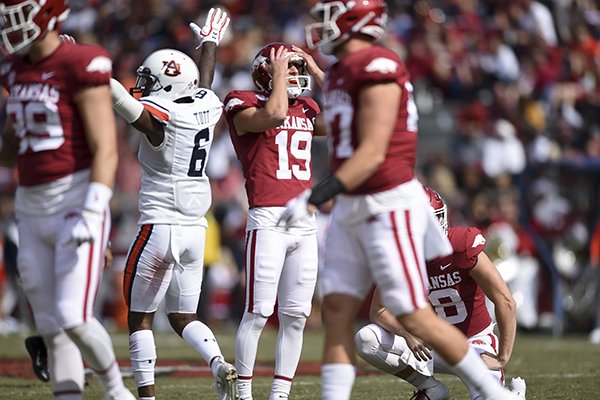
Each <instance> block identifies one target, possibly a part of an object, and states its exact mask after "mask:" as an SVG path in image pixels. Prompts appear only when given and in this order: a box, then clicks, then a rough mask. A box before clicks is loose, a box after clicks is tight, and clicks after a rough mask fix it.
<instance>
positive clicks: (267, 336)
mask: <svg viewBox="0 0 600 400" xmlns="http://www.w3.org/2000/svg"><path fill="white" fill-rule="evenodd" d="M216 334H217V338H218V340H219V343H220V345H221V348H222V350H223V353H224V355H225V356H226V358H227V359H228V360H232V358H233V344H234V334H235V332H233V331H223V332H216ZM275 337H276V332H275V331H274V330H266V331H265V333H264V334H263V337H262V339H261V344H260V348H259V353H258V361H259V363H260V366H261V369H262V371H263V372H265V375H270V374H271V370H272V365H273V359H274V350H273V347H274V341H275ZM113 341H114V344H115V348H116V351H117V355H118V357H119V359H120V360H122V361H123V364H127V359H128V353H127V351H128V342H127V336H126V335H125V334H114V335H113ZM321 348H322V336H321V333H320V332H319V331H310V332H306V334H305V342H304V350H303V353H302V361H301V362H303V363H305V364H304V365H312V366H313V368H312V369H313V370H314V369H315V368H314V366H315V365H314V363H318V361H319V359H320V355H321ZM157 351H158V356H159V361H158V363H157V365H158V366H159V367H160V366H161V361H164V362H165V364H167V363H166V362H167V361H179V362H182V363H183V364H184V365H188V366H190V367H192V368H190V369H193V370H194V371H196V372H197V371H199V370H201V369H203V367H204V366H205V364H204V363H203V362H202V361H199V360H198V357H196V356H195V354H194V352H193V350H191V349H190V348H189V347H187V345H185V343H184V342H183V341H182V340H181V339H180V338H179V337H177V336H176V335H175V334H161V335H159V336H157ZM26 356H27V354H26V351H25V348H24V346H23V338H22V337H20V336H8V337H0V374H1V375H0V399H19V400H29V399H36V400H37V399H50V398H51V397H52V396H51V392H50V387H49V385H48V384H44V383H41V382H39V381H37V380H35V379H33V378H31V375H29V376H27V374H25V375H23V376H19V374H15V373H14V372H15V371H14V369H13V370H9V372H7V371H6V367H7V366H8V368H14V367H11V366H10V365H11V363H12V364H21V367H23V363H22V362H21V363H19V362H18V360H23V359H26ZM2 364H4V366H5V367H4V368H1V365H2ZM28 365H29V364H26V366H27V372H28ZM257 370H258V368H257ZM304 370H305V371H309V370H311V368H304ZM360 371H361V373H360V374H359V376H358V377H357V379H356V382H355V385H354V389H353V392H352V399H356V400H359V399H361V400H376V399H377V400H392V399H394V400H399V399H409V398H410V397H411V395H412V387H411V386H409V385H408V384H406V383H403V382H400V381H399V380H398V379H395V378H393V377H391V376H387V375H384V374H380V373H378V372H377V371H374V370H373V369H371V368H368V367H367V366H366V365H364V364H361V365H360ZM124 372H125V373H126V374H127V373H128V369H127V368H124ZM317 372H318V370H317ZM188 375H189V376H188V377H185V376H182V374H181V373H179V374H167V373H161V374H160V375H158V376H157V379H156V385H157V399H177V400H184V399H216V393H215V392H213V391H211V389H210V385H211V384H212V379H211V378H209V377H206V375H207V374H206V373H195V372H192V373H189V374H188ZM513 376H522V377H523V378H525V380H526V381H527V398H528V399H540V400H551V399H560V400H584V399H585V400H593V399H600V346H594V345H591V344H589V342H588V341H587V339H586V337H584V336H569V337H564V338H561V339H553V338H552V337H550V336H542V335H533V334H520V335H519V336H518V338H517V343H516V346H515V350H514V353H513V357H512V359H511V362H510V364H509V366H508V368H507V370H506V377H507V382H509V381H510V378H511V377H513ZM441 380H442V381H444V382H445V383H446V384H448V386H449V387H450V390H451V393H452V399H456V400H459V399H468V395H467V392H466V390H465V389H464V387H463V385H462V384H461V383H460V382H459V381H458V380H457V379H456V378H454V377H452V376H441ZM89 383H90V384H89V386H88V387H87V389H86V392H85V398H86V399H101V398H102V396H101V390H100V386H99V384H98V382H97V381H96V380H95V379H93V378H92V379H90V382H89ZM270 383H271V379H270V377H268V376H265V377H256V378H255V379H254V383H253V386H254V398H255V399H256V400H260V399H267V398H268V395H269V388H270ZM126 384H127V385H128V386H129V387H130V388H132V389H133V388H134V386H135V384H134V382H133V379H131V378H127V379H126ZM319 385H320V382H319V377H318V375H315V374H314V373H306V374H302V375H298V376H297V377H296V378H295V379H294V386H293V388H292V394H291V396H290V398H291V399H294V400H315V399H318V398H319V393H320V386H319Z"/></svg>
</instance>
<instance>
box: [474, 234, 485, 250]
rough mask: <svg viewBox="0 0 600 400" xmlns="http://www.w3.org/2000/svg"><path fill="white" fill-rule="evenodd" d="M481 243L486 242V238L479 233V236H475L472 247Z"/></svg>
mask: <svg viewBox="0 0 600 400" xmlns="http://www.w3.org/2000/svg"><path fill="white" fill-rule="evenodd" d="M480 244H485V238H484V237H483V235H482V234H481V233H478V234H477V236H475V239H473V245H472V246H471V247H477V246H479V245H480Z"/></svg>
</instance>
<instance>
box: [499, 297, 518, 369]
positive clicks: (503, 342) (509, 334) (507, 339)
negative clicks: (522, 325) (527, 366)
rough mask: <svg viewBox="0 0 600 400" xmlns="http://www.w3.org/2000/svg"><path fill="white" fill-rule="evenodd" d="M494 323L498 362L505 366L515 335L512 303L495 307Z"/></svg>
mask: <svg viewBox="0 0 600 400" xmlns="http://www.w3.org/2000/svg"><path fill="white" fill-rule="evenodd" d="M495 313H496V322H497V327H498V340H499V346H498V361H500V362H501V363H502V365H506V364H507V363H508V361H509V360H510V356H511V355H512V351H513V346H514V344H515V338H516V334H517V319H516V314H515V307H514V306H513V305H512V302H510V301H507V302H505V304H503V305H501V306H498V305H495Z"/></svg>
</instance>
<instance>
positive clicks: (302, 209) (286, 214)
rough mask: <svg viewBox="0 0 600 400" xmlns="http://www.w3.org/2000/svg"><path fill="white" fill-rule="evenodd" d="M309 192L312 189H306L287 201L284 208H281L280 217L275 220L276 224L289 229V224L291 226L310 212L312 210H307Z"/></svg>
mask: <svg viewBox="0 0 600 400" xmlns="http://www.w3.org/2000/svg"><path fill="white" fill-rule="evenodd" d="M311 192H312V190H310V189H306V190H305V191H304V192H302V193H300V194H299V195H298V196H296V197H294V198H293V199H291V200H290V201H288V202H287V204H286V205H285V210H283V213H282V214H281V217H279V221H277V226H283V227H285V229H286V230H287V229H290V226H292V225H293V224H294V222H296V221H298V220H299V219H301V218H304V217H306V216H307V215H309V214H312V212H310V211H308V198H309V197H310V194H311Z"/></svg>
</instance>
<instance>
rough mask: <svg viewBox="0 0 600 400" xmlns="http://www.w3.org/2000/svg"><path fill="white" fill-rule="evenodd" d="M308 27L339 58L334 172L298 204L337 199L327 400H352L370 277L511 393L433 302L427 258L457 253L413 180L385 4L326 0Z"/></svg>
mask: <svg viewBox="0 0 600 400" xmlns="http://www.w3.org/2000/svg"><path fill="white" fill-rule="evenodd" d="M311 14H312V15H313V16H314V17H315V19H316V20H317V21H316V22H315V23H313V24H310V25H307V27H306V33H307V35H306V39H307V43H308V46H309V48H312V49H316V48H319V49H321V50H322V51H323V52H325V53H327V54H331V55H333V56H335V58H336V59H337V62H336V63H334V64H333V65H332V66H331V67H330V68H329V69H328V70H327V72H326V75H325V81H324V83H323V91H324V97H325V100H324V112H323V114H324V120H325V122H326V124H327V131H328V132H329V135H330V138H329V139H330V140H329V143H330V145H331V146H330V154H331V163H332V170H333V174H332V175H331V176H330V177H329V178H327V179H325V180H324V181H323V182H321V183H319V184H318V185H316V186H315V187H314V188H313V189H312V192H311V194H310V196H308V197H307V196H302V197H298V198H297V199H295V201H292V202H290V204H289V205H288V207H287V210H286V212H285V213H284V215H283V218H282V223H285V224H290V223H293V222H294V220H295V219H296V218H298V217H299V216H302V215H306V214H307V213H308V212H309V211H313V210H315V209H316V208H317V207H319V206H320V205H322V204H324V203H325V202H327V201H329V200H330V199H332V198H334V197H335V198H336V199H335V205H334V207H333V211H332V216H331V224H330V226H329V230H328V234H327V250H326V252H325V266H324V269H323V272H322V274H321V283H322V289H323V295H324V300H323V309H322V313H323V322H324V327H325V348H324V355H323V366H322V368H321V382H322V393H321V397H322V398H323V399H325V400H328V399H336V400H340V399H348V398H349V397H350V394H351V391H352V385H353V382H354V378H355V370H354V366H353V364H354V363H355V353H354V329H353V324H354V320H355V317H356V315H357V313H358V311H359V309H360V305H361V303H362V299H363V298H364V297H365V295H366V294H367V292H368V291H369V289H370V287H371V284H372V282H373V281H375V283H376V284H377V285H378V286H379V288H380V292H381V297H382V301H383V303H384V304H385V305H386V307H387V308H388V309H389V310H390V312H391V313H392V314H393V315H395V316H397V317H398V318H400V320H401V321H402V324H403V325H404V326H405V327H406V328H407V329H408V330H409V331H410V332H411V333H413V334H415V335H416V336H418V337H421V338H422V339H423V340H424V341H426V342H427V343H429V344H431V346H432V347H433V348H435V349H436V350H437V351H438V352H439V353H440V355H441V356H442V357H443V358H444V359H445V360H446V361H448V363H449V364H450V365H453V367H452V368H453V369H454V370H456V372H457V373H458V374H459V375H460V376H461V377H463V378H467V379H469V380H470V381H471V382H472V383H473V384H475V385H477V387H478V388H481V390H482V391H483V392H484V393H485V395H486V396H488V397H494V398H500V397H502V394H503V393H505V392H506V391H505V389H504V388H503V387H502V386H501V385H500V383H499V382H498V381H497V380H495V379H493V378H492V377H491V376H489V374H487V373H484V372H482V370H483V369H484V364H483V361H481V359H480V358H479V357H478V355H477V353H475V352H474V351H469V348H468V346H467V343H466V340H465V339H466V338H465V337H464V335H463V334H462V333H461V332H460V331H459V330H458V329H456V328H455V327H453V326H452V325H450V324H448V323H447V322H445V321H443V320H442V319H440V318H438V317H437V316H436V314H435V313H434V312H433V311H432V310H431V308H430V307H429V305H428V302H427V285H426V278H427V277H426V271H425V259H426V258H433V257H436V256H443V255H446V254H449V253H450V252H451V250H452V247H451V245H450V243H449V242H448V239H447V238H446V237H445V235H444V234H443V232H442V230H441V228H440V226H439V224H438V223H437V222H436V221H435V218H434V216H433V214H432V213H431V211H430V207H429V206H428V202H427V197H426V196H425V193H424V191H423V187H422V186H421V184H420V183H419V182H418V181H417V179H416V178H415V173H414V168H415V161H416V154H417V152H416V148H417V119H418V116H417V109H416V105H415V102H414V100H413V96H412V90H413V88H412V85H411V83H410V81H409V76H408V72H407V70H406V67H405V66H404V63H403V62H402V60H401V59H400V57H399V56H398V55H397V54H396V53H395V52H393V51H391V50H389V49H386V48H384V47H381V46H379V45H377V44H375V43H374V42H375V41H377V40H378V39H380V38H381V37H382V36H383V33H384V28H385V23H386V19H387V6H386V3H385V2H384V1H383V0H363V1H351V0H340V1H318V2H317V3H316V4H315V5H314V6H313V8H312V9H311Z"/></svg>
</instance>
